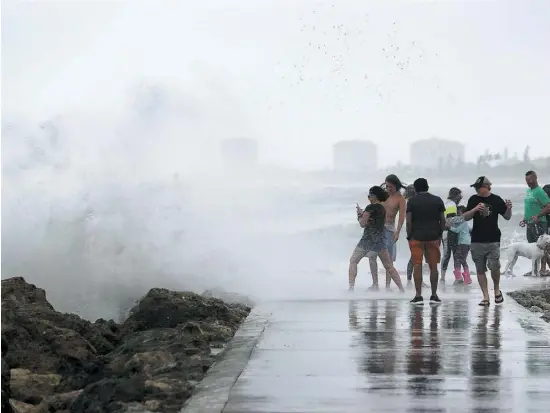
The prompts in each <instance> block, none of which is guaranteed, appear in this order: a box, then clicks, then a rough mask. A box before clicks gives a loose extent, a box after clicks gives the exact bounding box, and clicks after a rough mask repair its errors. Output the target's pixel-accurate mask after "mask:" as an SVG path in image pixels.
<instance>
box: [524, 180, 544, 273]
mask: <svg viewBox="0 0 550 413" xmlns="http://www.w3.org/2000/svg"><path fill="white" fill-rule="evenodd" d="M525 182H526V183H527V186H528V187H529V188H527V191H526V193H525V212H524V216H523V220H522V221H521V222H520V223H519V224H520V226H522V227H524V226H527V234H526V235H527V242H536V241H537V239H538V238H539V236H541V235H542V234H546V233H548V222H546V215H548V214H549V213H550V198H548V195H546V192H544V190H543V189H542V188H541V187H540V186H539V183H538V180H537V174H536V173H535V172H534V171H528V172H527V173H526V174H525ZM542 261H543V263H541V267H542V268H546V261H547V257H546V254H545V256H543V257H542ZM542 268H541V269H542Z"/></svg>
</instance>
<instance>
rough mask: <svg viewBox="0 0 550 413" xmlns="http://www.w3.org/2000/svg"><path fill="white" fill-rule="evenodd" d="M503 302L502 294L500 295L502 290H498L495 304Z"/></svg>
mask: <svg viewBox="0 0 550 413" xmlns="http://www.w3.org/2000/svg"><path fill="white" fill-rule="evenodd" d="M503 302H504V296H503V295H502V291H500V292H499V293H498V294H497V295H495V304H502V303H503Z"/></svg>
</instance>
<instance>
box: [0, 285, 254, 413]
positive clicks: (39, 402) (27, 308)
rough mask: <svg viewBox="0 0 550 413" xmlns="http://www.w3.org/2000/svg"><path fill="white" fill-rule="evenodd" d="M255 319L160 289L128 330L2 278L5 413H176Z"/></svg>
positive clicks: (215, 302)
mask: <svg viewBox="0 0 550 413" xmlns="http://www.w3.org/2000/svg"><path fill="white" fill-rule="evenodd" d="M207 295H209V294H207ZM249 312H250V307H249V306H246V305H243V304H239V303H232V304H229V303H226V302H224V301H222V300H220V299H218V298H214V297H205V296H201V295H197V294H194V293H191V292H177V291H170V290H166V289H159V288H154V289H152V290H150V291H149V292H148V293H147V294H146V295H145V296H144V297H143V298H142V299H141V300H139V301H138V302H137V304H136V306H135V307H134V308H132V309H131V311H130V314H129V317H128V318H127V319H126V320H125V321H124V322H123V323H121V324H117V323H115V322H114V321H112V320H111V321H106V320H103V319H99V320H97V321H96V322H94V323H91V322H89V321H86V320H83V319H81V318H80V317H78V316H76V315H74V314H62V313H60V312H58V311H56V310H55V309H54V308H53V306H52V305H51V304H50V303H49V302H48V301H47V299H46V293H45V291H44V290H43V289H40V288H37V287H36V286H34V285H32V284H29V283H27V282H26V281H25V280H24V279H23V278H10V279H7V280H2V413H4V412H11V411H13V412H19V413H27V412H29V413H46V412H47V413H54V412H64V413H68V412H70V413H119V412H121V413H122V412H128V413H130V412H147V411H149V412H157V411H158V412H166V413H170V412H179V410H180V409H181V407H182V405H183V404H184V402H185V400H187V399H188V398H189V397H190V396H191V394H192V392H193V389H194V388H195V386H196V384H197V383H198V382H199V381H200V380H201V379H202V378H203V377H204V375H205V373H206V372H207V370H208V369H209V368H210V366H211V365H212V363H213V362H214V360H215V357H216V354H217V353H219V352H220V351H221V350H222V349H223V347H224V346H225V344H226V343H227V342H228V341H229V340H230V339H231V338H232V337H233V335H234V334H235V332H236V330H237V328H238V327H239V325H240V324H241V323H242V322H243V321H244V319H245V318H246V316H247V315H248V313H249ZM8 400H9V402H10V403H7V401H8Z"/></svg>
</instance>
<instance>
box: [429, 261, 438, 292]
mask: <svg viewBox="0 0 550 413" xmlns="http://www.w3.org/2000/svg"><path fill="white" fill-rule="evenodd" d="M429 266H430V286H431V287H432V295H437V281H438V279H439V271H438V270H437V263H435V264H431V263H429Z"/></svg>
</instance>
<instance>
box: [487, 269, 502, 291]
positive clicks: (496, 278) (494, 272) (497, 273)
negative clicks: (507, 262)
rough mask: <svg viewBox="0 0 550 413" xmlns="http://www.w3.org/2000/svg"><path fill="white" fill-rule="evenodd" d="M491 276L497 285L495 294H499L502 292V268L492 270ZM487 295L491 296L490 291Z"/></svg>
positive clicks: (495, 285)
mask: <svg viewBox="0 0 550 413" xmlns="http://www.w3.org/2000/svg"><path fill="white" fill-rule="evenodd" d="M491 278H492V279H493V285H494V287H495V295H497V294H499V293H500V268H497V269H494V270H491ZM487 296H489V293H487Z"/></svg>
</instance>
